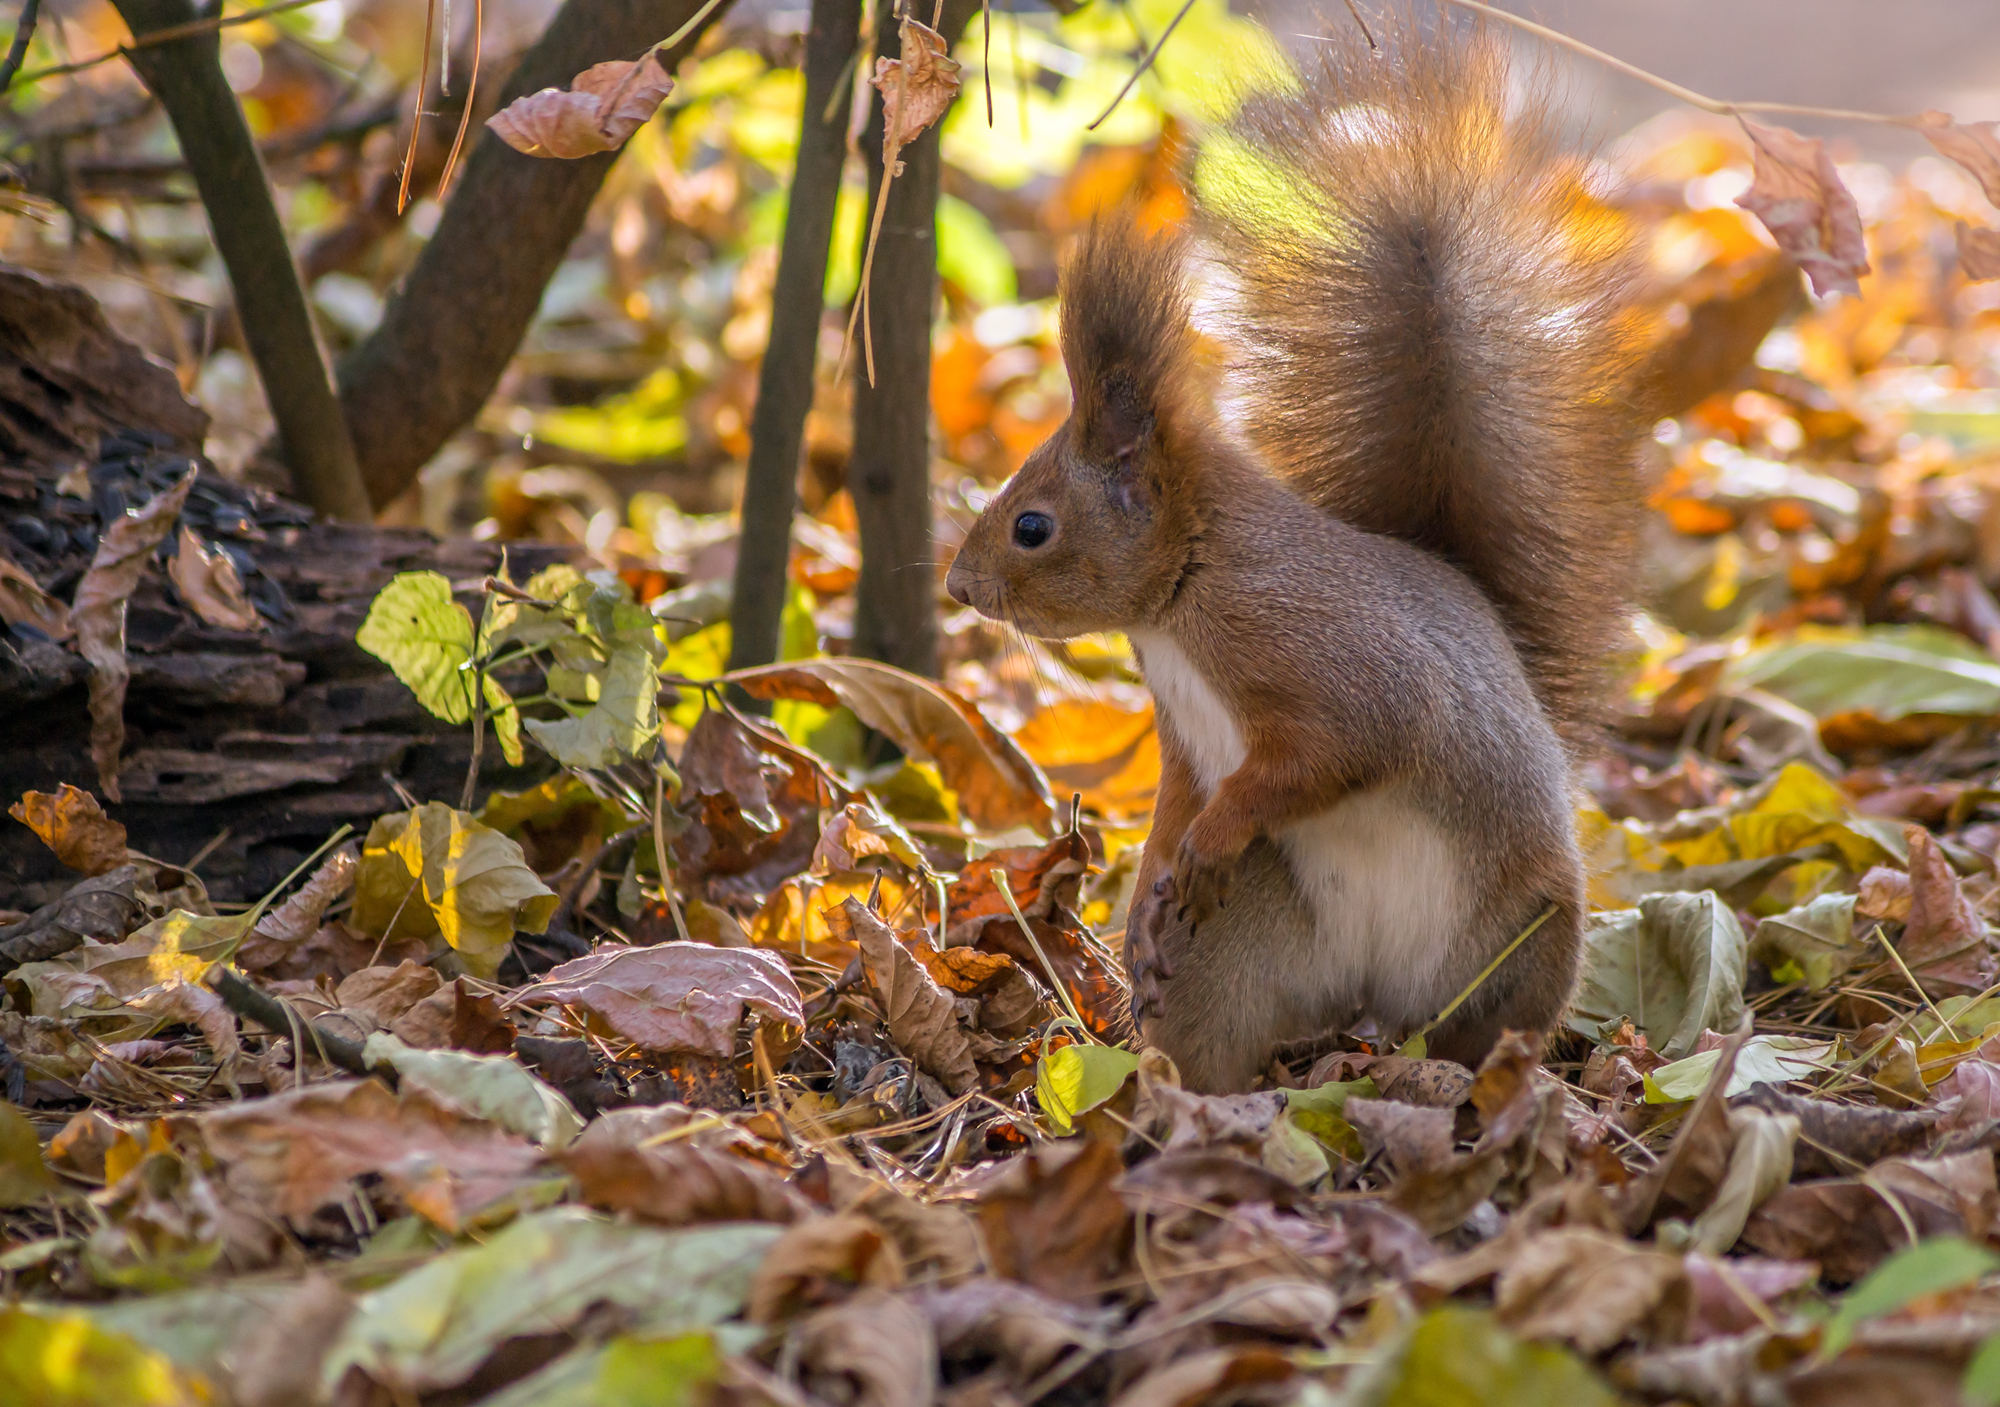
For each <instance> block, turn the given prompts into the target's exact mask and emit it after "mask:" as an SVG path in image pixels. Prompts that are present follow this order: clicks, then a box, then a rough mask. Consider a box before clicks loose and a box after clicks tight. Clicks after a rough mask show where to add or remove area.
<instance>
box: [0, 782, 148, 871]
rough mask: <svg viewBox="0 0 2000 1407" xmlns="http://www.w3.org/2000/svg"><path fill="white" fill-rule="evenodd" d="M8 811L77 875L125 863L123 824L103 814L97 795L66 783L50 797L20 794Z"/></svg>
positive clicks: (38, 793) (45, 794)
mask: <svg viewBox="0 0 2000 1407" xmlns="http://www.w3.org/2000/svg"><path fill="white" fill-rule="evenodd" d="M7 814H8V815H10V816H12V817H13V818H14V819H15V820H17V821H19V822H20V823H21V824H22V825H24V826H26V827H27V828H28V829H29V830H31V831H33V832H34V833H35V834H36V835H38V836H40V837H41V840H42V844H44V845H46V846H48V847H49V849H51V850H53V851H55V854H56V858H57V859H58V860H60V861H62V863H63V864H65V865H67V866H68V867H69V868H70V869H73V870H75V871H77V873H79V874H85V875H101V874H108V873H109V872H110V871H112V870H115V869H117V868H118V867H119V866H120V865H122V864H124V863H125V859H126V856H125V827H123V826H121V825H119V824H118V822H116V821H114V820H112V819H111V818H110V817H109V816H107V815H105V814H104V808H103V807H102V806H99V805H98V804H97V798H96V797H94V796H92V795H91V794H90V793H89V792H87V791H84V790H82V789H81V788H79V787H73V786H71V785H70V784H69V783H68V782H64V783H63V784H62V787H61V789H60V790H59V791H57V792H56V794H55V795H53V796H51V795H49V794H48V793H47V792H40V791H29V792H23V793H21V799H20V800H19V801H17V802H15V803H14V804H13V805H12V806H9V807H8V808H7Z"/></svg>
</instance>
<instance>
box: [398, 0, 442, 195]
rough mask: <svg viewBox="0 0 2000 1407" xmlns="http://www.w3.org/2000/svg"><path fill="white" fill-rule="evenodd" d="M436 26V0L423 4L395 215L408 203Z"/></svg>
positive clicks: (422, 122) (427, 0) (421, 128)
mask: <svg viewBox="0 0 2000 1407" xmlns="http://www.w3.org/2000/svg"><path fill="white" fill-rule="evenodd" d="M436 24H437V0H425V4H424V58H423V65H422V67H420V68H419V69H418V71H417V100H416V103H415V105H414V106H412V107H411V109H410V145H409V146H408V147H407V148H406V149H405V150H404V152H403V183H402V185H400V186H398V187H397V188H396V213H397V214H398V215H401V214H402V213H403V211H404V209H405V208H406V207H407V206H408V205H409V203H410V175H411V173H412V172H414V171H415V170H416V169H417V138H418V137H419V136H420V135H421V134H422V132H423V130H424V91H425V90H426V89H427V88H429V87H430V86H431V32H432V30H433V29H434V28H435V27H436Z"/></svg>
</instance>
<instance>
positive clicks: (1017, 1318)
mask: <svg viewBox="0 0 2000 1407" xmlns="http://www.w3.org/2000/svg"><path fill="white" fill-rule="evenodd" d="M916 1303H917V1306H918V1307H919V1308H920V1309H922V1310H923V1312H924V1313H925V1315H926V1316H928V1317H929V1319H930V1321H931V1332H932V1333H934V1334H935V1335H937V1341H938V1351H939V1353H941V1354H942V1355H943V1356H944V1358H945V1359H946V1360H948V1361H949V1360H962V1359H974V1360H979V1359H998V1360H999V1362H1000V1363H1001V1364H1003V1365H1005V1367H1006V1369H1007V1373H1008V1376H1009V1378H1010V1379H1011V1380H1012V1382H1013V1384H1014V1385H1015V1387H1016V1388H1020V1387H1025V1386H1027V1384H1028V1383H1030V1382H1031V1381H1033V1380H1034V1379H1036V1378H1038V1377H1040V1376H1041V1375H1042V1374H1043V1373H1045V1372H1047V1371H1048V1369H1049V1368H1051V1367H1052V1366H1054V1364H1055V1362H1056V1360H1057V1359H1058V1358H1061V1357H1062V1356H1063V1355H1064V1354H1065V1353H1067V1352H1069V1350H1070V1349H1072V1348H1075V1347H1077V1346H1078V1345H1080V1344H1085V1343H1090V1342H1092V1341H1093V1340H1098V1339H1101V1338H1102V1337H1103V1336H1104V1335H1106V1334H1108V1333H1109V1332H1110V1331H1111V1328H1112V1326H1113V1325H1114V1324H1116V1322H1117V1317H1118V1316H1117V1314H1116V1312H1115V1311H1107V1310H1103V1309H1098V1308H1095V1307H1090V1306H1084V1305H1073V1304H1066V1303H1064V1302H1063V1301H1062V1300H1057V1299H1051V1298H1049V1296H1047V1295H1044V1294H1041V1293H1039V1292H1038V1291H1035V1290H1031V1289H1029V1288H1028V1287H1027V1286H1026V1285H1021V1284H1017V1283H1015V1282H1014V1281H1012V1280H995V1279H992V1278H991V1277H988V1276H982V1277H981V1278H979V1279H977V1280H969V1281H967V1282H966V1283H965V1284H963V1285H955V1286H953V1287H952V1288H951V1289H948V1290H931V1291H928V1292H926V1293H922V1294H919V1295H917V1296H916Z"/></svg>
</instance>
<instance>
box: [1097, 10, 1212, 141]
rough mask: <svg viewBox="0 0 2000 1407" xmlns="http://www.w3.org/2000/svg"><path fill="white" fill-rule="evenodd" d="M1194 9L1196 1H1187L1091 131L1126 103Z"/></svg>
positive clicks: (1101, 113)
mask: <svg viewBox="0 0 2000 1407" xmlns="http://www.w3.org/2000/svg"><path fill="white" fill-rule="evenodd" d="M1193 8H1194V0H1186V3H1185V4H1183V5H1182V6H1181V8H1180V11H1179V13H1177V14H1176V15H1175V16H1174V17H1173V19H1172V20H1171V21H1169V22H1168V24H1167V27H1166V29H1165V31H1164V32H1162V33H1161V35H1160V42H1159V43H1157V44H1155V45H1154V46H1153V47H1152V48H1151V49H1148V50H1147V51H1146V57H1145V58H1143V59H1141V60H1139V66H1138V67H1137V68H1135V69H1133V70H1132V76H1131V77H1130V78H1128V79H1126V80H1125V86H1124V87H1123V88H1120V89H1119V90H1118V95H1117V96H1116V97H1114V98H1113V99H1112V100H1111V101H1110V103H1109V104H1108V105H1106V107H1105V109H1104V111H1103V112H1100V113H1098V114H1097V121H1095V122H1093V123H1091V124H1090V130H1091V131H1093V132H1095V131H1096V130H1097V129H1098V127H1099V126H1101V125H1102V124H1103V122H1104V119H1105V118H1107V117H1109V116H1111V114H1112V113H1114V112H1116V111H1117V110H1118V104H1120V103H1122V102H1124V101H1125V95H1126V94H1127V93H1129V92H1131V91H1132V89H1133V88H1134V87H1135V86H1136V85H1137V84H1138V82H1139V80H1140V79H1141V78H1144V77H1145V76H1146V70H1147V69H1149V68H1151V67H1152V66H1153V61H1154V60H1155V59H1157V58H1159V57H1160V50H1162V49H1164V48H1166V47H1167V41H1168V40H1169V39H1171V38H1173V37H1174V31H1175V30H1176V29H1178V28H1180V23H1181V21H1182V20H1184V19H1186V18H1187V17H1188V11H1189V10H1192V9H1193Z"/></svg>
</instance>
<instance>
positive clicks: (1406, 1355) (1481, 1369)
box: [1381, 1305, 1618, 1407]
mask: <svg viewBox="0 0 2000 1407" xmlns="http://www.w3.org/2000/svg"><path fill="white" fill-rule="evenodd" d="M1383 1389H1384V1390H1383V1397H1382V1399H1381V1400H1382V1401H1383V1402H1385V1403H1390V1404H1394V1407H1419V1404H1426V1405H1427V1404H1432V1403H1435V1404H1438V1405H1439V1407H1444V1404H1447V1403H1449V1404H1459V1403H1464V1404H1471V1403H1478V1404H1480V1407H1548V1404H1550V1403H1558V1402H1559V1403H1562V1404H1563V1407H1617V1402H1618V1398H1617V1397H1616V1396H1615V1395H1614V1394H1613V1393H1612V1392H1611V1390H1610V1389H1609V1388H1607V1387H1606V1386H1605V1385H1604V1383H1603V1381H1602V1380H1601V1379H1600V1378H1598V1376H1597V1375H1596V1374H1595V1373H1593V1372H1592V1371H1591V1370H1590V1369H1589V1368H1587V1367H1585V1366H1584V1364H1583V1363H1582V1362H1581V1361H1580V1360H1578V1359H1577V1357H1576V1356H1575V1355H1574V1354H1572V1353H1570V1352H1569V1351H1568V1350H1567V1349H1564V1348H1560V1347H1557V1346H1556V1345H1553V1344H1535V1343H1524V1342H1522V1341H1521V1340H1520V1339H1518V1338H1516V1337H1515V1336H1514V1335H1513V1334H1511V1333H1509V1332H1508V1331H1507V1330H1506V1329H1504V1328H1502V1327H1501V1325H1500V1323H1499V1321H1498V1319H1497V1318H1496V1317H1495V1316H1494V1315H1493V1314H1492V1313H1490V1312H1488V1311H1486V1310H1479V1309H1469V1308H1465V1307H1462V1306H1459V1305H1443V1306H1440V1307H1439V1308H1437V1309H1433V1310H1432V1311H1430V1313H1428V1314H1426V1315H1424V1317H1423V1318H1421V1319H1419V1320H1418V1321H1417V1322H1416V1324H1415V1326H1414V1327H1413V1328H1412V1329H1411V1330H1410V1333H1409V1336H1408V1337H1407V1339H1405V1340H1404V1342H1403V1344H1402V1345H1401V1347H1400V1350H1399V1351H1398V1352H1397V1353H1396V1355H1395V1357H1394V1358H1393V1360H1392V1361H1391V1363H1390V1364H1389V1366H1388V1370H1387V1371H1386V1372H1385V1373H1384V1375H1383Z"/></svg>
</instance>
